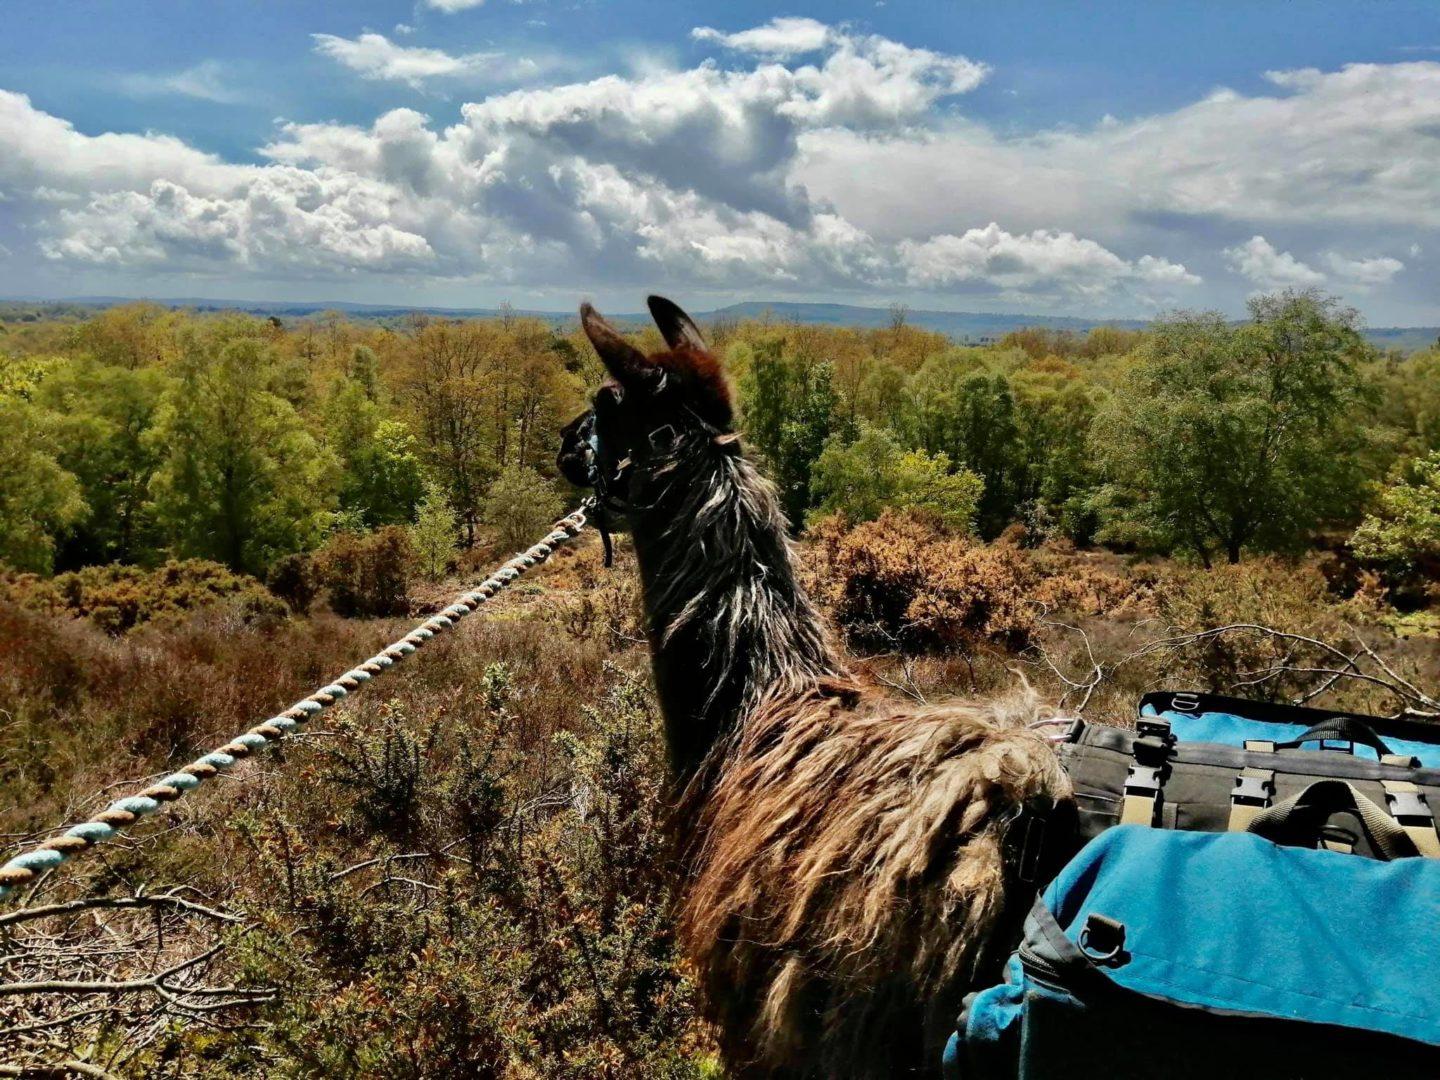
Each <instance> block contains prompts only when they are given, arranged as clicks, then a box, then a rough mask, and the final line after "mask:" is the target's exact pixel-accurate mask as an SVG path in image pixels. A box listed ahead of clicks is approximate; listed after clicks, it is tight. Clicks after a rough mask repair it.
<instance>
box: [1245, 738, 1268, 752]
mask: <svg viewBox="0 0 1440 1080" xmlns="http://www.w3.org/2000/svg"><path fill="white" fill-rule="evenodd" d="M1245 749H1246V750H1249V751H1250V752H1251V753H1252V754H1273V753H1275V743H1274V742H1273V741H1272V740H1270V739H1246V740H1245Z"/></svg>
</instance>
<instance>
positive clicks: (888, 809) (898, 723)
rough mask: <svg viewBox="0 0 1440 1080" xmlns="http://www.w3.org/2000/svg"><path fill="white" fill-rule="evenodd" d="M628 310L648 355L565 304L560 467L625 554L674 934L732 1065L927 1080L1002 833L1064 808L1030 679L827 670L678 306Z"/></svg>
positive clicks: (980, 954) (959, 989)
mask: <svg viewBox="0 0 1440 1080" xmlns="http://www.w3.org/2000/svg"><path fill="white" fill-rule="evenodd" d="M649 304H650V310H651V313H652V315H653V316H654V318H655V321H656V323H657V324H658V326H659V328H660V331H661V334H662V336H663V337H664V339H665V342H666V344H667V345H668V349H667V350H666V351H664V352H660V353H658V354H656V355H653V356H648V357H647V356H646V355H645V354H644V353H642V352H641V351H640V350H639V349H637V348H636V347H634V346H633V345H631V344H630V343H629V342H627V341H626V340H625V339H624V338H623V337H622V336H621V335H620V334H619V333H618V332H617V331H616V330H615V329H614V328H613V327H611V326H610V324H608V323H607V322H606V321H605V320H604V319H603V318H602V317H601V316H600V315H599V314H598V313H597V312H596V311H595V309H594V308H593V307H591V306H590V305H589V304H588V303H587V304H585V305H583V306H582V307H581V309H580V317H581V323H582V325H583V327H584V329H585V332H586V334H587V335H588V337H589V338H590V341H591V343H592V344H593V345H594V347H595V349H596V352H597V353H598V354H599V356H600V358H601V360H602V361H603V362H604V364H605V367H606V368H607V370H608V371H609V373H610V376H611V378H610V379H609V380H607V382H606V383H605V385H603V386H602V387H601V388H600V389H599V391H598V392H597V393H596V394H595V397H594V401H593V407H592V410H591V412H590V413H587V414H584V415H582V416H581V417H580V418H577V420H576V421H575V422H574V423H573V424H571V425H570V427H569V428H568V429H567V431H566V437H565V441H564V445H563V446H562V449H561V454H560V466H561V469H562V471H564V472H565V474H566V475H567V476H569V477H570V478H571V479H572V480H574V481H576V482H577V483H582V484H583V483H591V482H593V481H594V480H595V471H594V469H592V468H591V467H590V462H592V461H593V462H594V463H595V465H596V466H598V468H599V470H600V476H601V479H602V480H603V481H605V482H604V483H603V484H602V485H600V488H601V493H602V495H603V496H604V499H603V501H602V505H604V506H606V507H608V514H609V517H610V523H611V524H614V525H617V526H623V527H625V528H628V530H629V531H630V533H631V536H632V539H633V542H634V547H635V552H636V556H637V560H638V563H639V569H640V576H641V582H642V590H643V600H644V607H645V613H646V623H647V629H648V635H649V640H650V646H651V653H652V659H653V664H654V672H655V685H656V689H657V693H658V695H659V700H660V705H661V711H662V713H663V718H664V725H665V738H666V744H667V748H668V753H669V762H670V768H671V771H672V779H673V783H674V790H675V795H676V799H675V802H676V807H675V813H674V815H673V819H674V826H673V828H674V831H675V834H676V835H675V840H676V850H677V853H678V854H677V861H678V863H679V867H678V869H679V872H680V874H681V885H680V899H679V905H680V910H679V913H678V914H679V919H678V926H679V935H680V942H681V945H682V947H683V948H684V950H685V952H686V953H687V955H688V957H689V960H690V962H691V963H692V964H693V965H694V971H695V974H696V977H697V979H698V981H699V983H700V987H701V991H702V995H703V998H704V1001H705V1008H706V1009H707V1011H708V1015H709V1016H710V1018H711V1019H712V1020H713V1021H714V1022H715V1024H716V1027H717V1030H718V1032H719V1038H720V1041H721V1046H722V1050H723V1053H724V1055H725V1058H726V1062H727V1065H728V1067H729V1068H730V1070H731V1073H732V1075H735V1076H739V1077H745V1078H759V1077H770V1078H796V1080H799V1078H808V1077H816V1078H818V1077H837V1078H838V1077H845V1078H855V1080H867V1078H872V1077H895V1076H925V1075H932V1074H935V1073H937V1072H938V1066H939V1060H940V1055H941V1050H942V1048H943V1044H944V1041H945V1039H946V1037H947V1036H948V1033H949V1031H950V1030H952V1028H953V1025H954V1019H955V1016H956V1013H957V1012H958V1011H959V1008H960V1004H961V998H962V997H963V995H964V994H965V993H966V992H967V990H969V989H971V988H973V986H974V984H975V980H976V977H977V975H980V974H983V975H989V976H993V975H995V974H996V973H997V968H996V967H995V966H993V965H994V963H995V961H996V960H997V959H998V956H999V955H1000V954H999V953H998V952H997V950H998V949H1001V948H1008V947H1009V946H1010V944H1011V941H1010V938H1009V936H1008V935H1009V933H1010V932H1011V931H1013V928H1014V927H1015V925H1017V922H1016V920H1017V918H1018V917H1023V914H1024V909H1025V908H1026V907H1028V904H1029V901H1030V898H1031V896H1032V895H1033V890H1032V891H1031V892H1028V893H1027V892H1025V891H1024V890H1023V889H1022V888H1021V887H1020V886H1019V885H1018V883H1017V881H1016V873H1015V867H1014V864H1015V861H1016V860H1015V859H1014V858H1013V857H1007V852H1010V851H1012V850H1013V845H1014V841H1015V836H1014V834H1015V833H1017V832H1018V831H1019V830H1017V829H1014V828H1013V826H1014V824H1015V823H1016V822H1017V821H1018V820H1021V815H1022V812H1024V811H1027V810H1035V811H1038V812H1040V813H1043V812H1045V811H1046V810H1048V809H1049V808H1051V807H1055V806H1063V805H1066V804H1067V800H1068V796H1069V788H1068V785H1067V782H1066V780H1065V777H1064V774H1063V772H1062V770H1061V769H1060V767H1059V764H1058V762H1057V760H1056V758H1055V756H1054V754H1053V752H1052V751H1051V749H1050V748H1049V746H1048V745H1047V744H1046V743H1045V742H1044V741H1043V740H1042V739H1041V738H1040V737H1039V736H1037V735H1036V734H1034V733H1033V732H1031V731H1030V730H1028V725H1029V724H1030V723H1032V722H1033V721H1035V720H1037V719H1042V718H1045V717H1047V716H1048V715H1049V714H1048V713H1047V712H1046V711H1045V710H1044V709H1043V708H1041V706H1040V705H1039V704H1038V702H1037V700H1036V698H1035V696H1034V695H1033V694H1032V693H1030V692H1029V691H1028V689H1025V690H1023V691H1021V692H1018V693H1016V694H1015V695H1013V696H1011V697H1008V698H1001V699H996V700H986V701H955V702H951V703H948V704H944V705H937V706H933V707H915V706H914V705H913V704H912V703H907V702H905V701H900V700H896V699H893V698H890V697H887V696H885V695H884V694H882V693H880V692H879V691H878V690H877V689H876V688H873V687H870V686H866V685H863V684H861V683H860V682H858V681H857V680H856V679H855V678H853V677H852V676H851V675H850V674H849V673H848V672H847V671H846V667H845V664H844V662H843V660H842V658H841V656H840V655H839V653H838V652H837V650H836V649H835V648H833V647H832V645H831V643H830V641H829V639H828V636H827V633H826V631H825V628H824V625H823V623H822V620H821V618H820V616H819V614H818V613H817V611H816V609H815V608H814V607H813V606H812V604H811V602H810V600H809V599H808V598H807V597H806V595H805V593H804V591H803V589H802V588H801V586H800V584H799V583H798V582H797V580H796V575H795V571H794V567H793V565H792V551H791V547H790V542H789V538H788V534H787V530H786V524H785V521H784V518H783V516H782V515H781V512H780V509H779V504H778V502H777V499H776V496H775V493H774V491H773V489H772V487H771V485H770V484H769V482H768V481H766V480H765V479H764V478H763V477H762V476H761V475H760V474H759V472H758V471H757V470H756V468H755V466H754V465H753V464H752V463H751V462H749V461H748V460H746V458H745V457H744V455H743V453H742V452H741V448H740V445H739V442H738V437H737V436H736V434H735V433H734V432H733V430H732V422H733V403H732V398H731V394H730V390H729V388H728V386H727V383H726V380H725V376H724V373H723V371H722V369H721V365H720V362H719V361H718V360H717V359H716V357H715V356H714V355H713V354H712V353H711V352H710V351H709V350H708V348H707V347H706V345H705V342H704V341H703V339H702V338H701V335H700V332H699V330H698V329H697V328H696V326H695V324H694V323H693V322H692V321H691V319H690V318H689V317H688V316H687V315H686V314H685V313H684V312H683V311H681V310H680V309H679V308H678V307H677V306H676V305H674V304H672V303H671V302H670V301H668V300H665V299H663V298H661V297H651V298H650V301H649ZM582 429H583V430H584V431H586V432H588V431H591V430H593V437H592V441H591V442H589V443H586V442H582V434H581V433H582ZM617 518H618V519H623V520H616V519H617ZM1009 892H1013V893H1014V897H1015V901H1016V902H1015V903H1013V904H1010V905H1008V906H1007V904H1006V899H1007V893H1009ZM982 965H983V966H984V970H983V972H982V971H980V970H978V969H980V968H981V967H982Z"/></svg>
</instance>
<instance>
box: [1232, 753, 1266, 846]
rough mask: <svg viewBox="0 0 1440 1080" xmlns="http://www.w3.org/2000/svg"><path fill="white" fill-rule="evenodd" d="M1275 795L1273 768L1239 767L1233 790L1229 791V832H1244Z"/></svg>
mask: <svg viewBox="0 0 1440 1080" xmlns="http://www.w3.org/2000/svg"><path fill="white" fill-rule="evenodd" d="M1274 797H1275V770H1273V769H1250V768H1245V769H1241V770H1240V772H1239V774H1238V775H1237V776H1236V777H1235V790H1234V791H1232V792H1231V793H1230V821H1229V824H1228V825H1227V826H1226V828H1228V829H1229V830H1230V831H1231V832H1245V831H1246V830H1248V829H1249V828H1250V822H1252V821H1254V820H1255V819H1256V818H1257V817H1258V816H1259V815H1260V813H1261V812H1262V811H1263V810H1265V809H1267V808H1268V807H1269V806H1270V801H1271V800H1272V799H1273V798H1274Z"/></svg>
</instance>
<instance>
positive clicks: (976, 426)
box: [904, 349, 1020, 536]
mask: <svg viewBox="0 0 1440 1080" xmlns="http://www.w3.org/2000/svg"><path fill="white" fill-rule="evenodd" d="M982 363H983V361H982V358H981V356H980V355H979V354H978V350H975V349H953V350H950V351H949V352H946V353H942V354H940V355H938V356H933V357H931V358H930V359H929V360H927V361H926V362H925V364H924V365H923V366H922V367H921V368H920V370H919V371H917V372H916V373H915V376H914V377H913V378H912V379H911V381H910V388H909V390H910V393H909V396H910V402H911V405H910V411H909V416H908V419H907V422H906V426H905V430H904V438H905V441H906V442H908V443H910V444H911V445H913V446H918V447H920V448H921V449H924V450H926V451H928V452H929V453H932V454H942V453H943V454H945V455H947V456H948V457H949V458H950V460H951V461H954V462H957V463H959V464H961V465H963V466H965V468H967V469H970V470H971V471H972V472H975V473H977V474H979V475H980V476H981V477H983V478H984V480H985V494H984V496H983V498H982V499H981V502H980V508H979V513H978V519H977V524H978V527H979V530H980V534H981V535H982V536H995V535H997V534H999V532H1000V531H1001V530H1002V529H1004V528H1005V526H1006V525H1008V524H1009V523H1010V522H1011V521H1013V520H1015V517H1016V514H1017V506H1018V503H1019V501H1020V500H1019V498H1018V497H1017V475H1016V473H1017V470H1018V464H1017V458H1018V455H1019V452H1020V449H1019V447H1018V445H1017V442H1018V438H1019V431H1018V427H1017V421H1016V415H1015V396H1014V394H1013V392H1012V391H1011V389H1010V382H1009V379H1007V378H1006V376H1005V375H1004V374H1003V373H999V372H993V373H992V372H990V371H988V370H986V369H985V368H984V367H983V366H981V365H982Z"/></svg>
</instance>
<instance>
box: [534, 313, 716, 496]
mask: <svg viewBox="0 0 1440 1080" xmlns="http://www.w3.org/2000/svg"><path fill="white" fill-rule="evenodd" d="M649 305H650V314H651V315H652V316H653V317H654V319H655V323H656V325H657V326H659V328H660V334H661V336H662V337H663V338H664V339H665V344H666V346H667V348H666V349H665V350H664V351H663V352H658V353H654V354H652V355H650V356H646V355H645V354H644V353H643V352H641V351H640V350H639V349H637V348H636V347H635V346H634V345H632V344H630V342H628V341H626V340H625V339H624V338H623V337H622V336H621V335H620V333H619V332H618V331H617V330H616V329H615V328H614V327H613V326H611V325H610V324H609V323H608V322H606V321H605V319H604V318H603V317H602V316H601V315H600V313H599V312H598V311H596V310H595V309H594V308H593V307H591V306H590V305H589V304H588V303H586V304H582V305H581V306H580V325H581V326H583V327H584V328H585V334H586V336H587V337H589V339H590V343H591V344H592V345H594V346H595V351H596V352H597V353H598V354H599V355H600V359H601V360H602V361H603V362H604V364H605V369H606V371H608V372H609V378H607V379H606V380H605V382H604V384H603V385H602V386H601V387H600V389H599V390H597V391H596V392H595V396H594V398H593V399H592V401H591V406H590V408H589V409H587V410H586V411H585V412H583V413H581V414H580V415H579V416H577V417H576V418H575V419H574V420H572V421H571V422H570V423H569V424H568V425H567V426H566V428H565V430H564V432H562V434H561V445H560V455H559V459H558V464H559V466H560V471H561V472H562V473H564V475H565V476H566V478H567V479H569V480H570V481H571V482H572V483H574V484H578V485H580V486H582V487H596V488H597V489H598V490H599V493H600V494H601V495H602V496H603V497H604V498H605V499H606V500H608V501H610V502H611V503H612V504H616V505H623V504H624V503H625V501H626V499H627V496H628V494H629V492H628V485H629V476H630V466H632V465H633V466H643V465H645V464H646V463H647V462H648V461H650V460H651V459H653V458H654V457H655V456H656V455H659V454H664V453H666V452H668V451H670V450H672V449H673V448H674V447H676V446H677V445H678V444H679V443H680V442H681V441H682V440H685V439H687V438H690V437H692V436H695V435H700V436H703V437H708V438H712V439H719V440H722V441H727V442H728V441H733V438H734V436H733V432H732V428H731V425H732V423H733V421H734V403H733V400H732V398H731V393H730V387H729V385H728V384H727V382H726V380H725V374H724V371H723V370H722V368H721V365H720V361H719V360H718V359H716V357H715V355H714V354H713V353H711V352H710V350H709V348H708V347H707V346H706V344H705V340H704V338H702V337H701V336H700V330H699V328H698V327H697V326H696V325H695V323H694V320H692V319H691V318H690V316H688V315H686V314H685V312H683V311H681V310H680V308H679V307H677V306H676V305H675V304H672V303H671V302H670V301H669V300H666V299H665V298H664V297H662V296H652V297H650V299H649Z"/></svg>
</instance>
